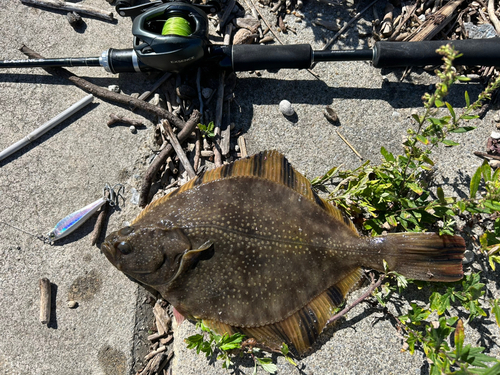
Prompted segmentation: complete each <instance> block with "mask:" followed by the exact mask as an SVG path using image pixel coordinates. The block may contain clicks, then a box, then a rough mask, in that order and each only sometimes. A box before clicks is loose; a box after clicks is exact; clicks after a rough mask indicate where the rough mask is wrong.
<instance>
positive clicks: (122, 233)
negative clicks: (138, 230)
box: [118, 226, 134, 236]
mask: <svg viewBox="0 0 500 375" xmlns="http://www.w3.org/2000/svg"><path fill="white" fill-rule="evenodd" d="M133 230H134V228H132V227H130V226H128V227H125V228H122V229H120V230H119V231H118V234H119V235H120V236H126V235H128V234H130V233H132V232H133Z"/></svg>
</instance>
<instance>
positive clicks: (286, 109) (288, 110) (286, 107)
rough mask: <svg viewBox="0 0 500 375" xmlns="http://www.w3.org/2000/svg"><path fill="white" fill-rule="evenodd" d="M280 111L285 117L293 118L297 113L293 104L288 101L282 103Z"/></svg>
mask: <svg viewBox="0 0 500 375" xmlns="http://www.w3.org/2000/svg"><path fill="white" fill-rule="evenodd" d="M280 111H281V113H283V114H284V115H285V116H293V115H294V113H295V111H294V110H293V108H292V103H290V102H289V101H288V100H282V101H281V102H280Z"/></svg>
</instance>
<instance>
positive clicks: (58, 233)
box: [47, 184, 124, 242]
mask: <svg viewBox="0 0 500 375" xmlns="http://www.w3.org/2000/svg"><path fill="white" fill-rule="evenodd" d="M117 186H118V190H117V191H115V188H116V187H117ZM123 188H124V187H123V185H122V184H116V185H114V186H113V187H111V186H109V185H108V184H106V186H104V189H103V195H102V198H99V199H98V200H96V201H95V202H93V203H90V204H89V205H87V206H85V207H83V208H82V209H80V210H78V211H75V212H73V213H71V214H69V215H68V216H66V217H65V218H64V219H62V220H61V221H59V222H58V223H57V224H56V226H55V227H54V229H52V230H51V231H50V232H49V233H48V234H47V237H48V240H49V241H50V242H54V241H57V240H59V239H61V238H63V237H66V236H67V235H68V234H70V233H72V232H73V231H74V230H75V229H77V228H79V227H80V226H81V225H82V224H83V223H84V222H86V221H87V220H88V219H89V218H90V217H91V216H92V215H93V214H94V213H96V212H97V210H99V208H101V207H102V206H103V205H105V204H106V203H109V205H110V206H111V207H113V206H115V205H116V204H118V197H119V195H120V191H121V190H122V189H123Z"/></svg>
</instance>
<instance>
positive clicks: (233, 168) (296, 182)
mask: <svg viewBox="0 0 500 375" xmlns="http://www.w3.org/2000/svg"><path fill="white" fill-rule="evenodd" d="M250 176H253V177H259V178H263V179H266V180H270V181H273V182H275V183H278V184H281V185H283V186H286V187H288V188H290V189H293V190H294V191H296V192H297V193H299V194H300V195H302V196H304V197H305V198H307V199H309V200H310V201H311V202H314V203H316V204H317V205H319V206H320V207H321V208H323V209H324V210H325V211H326V212H327V213H328V214H329V215H331V216H333V217H334V218H336V219H337V220H338V221H340V222H343V223H345V224H346V225H347V226H348V227H349V228H350V229H351V230H352V231H354V232H355V233H356V234H357V230H356V228H355V227H354V225H353V224H352V222H351V221H350V220H349V219H348V218H345V217H344V216H343V215H342V212H341V211H340V210H339V209H338V208H336V207H334V206H333V205H332V204H331V203H329V202H327V201H325V200H323V199H321V198H320V197H319V196H318V194H316V192H315V191H314V190H313V189H312V186H311V183H310V182H309V180H308V179H307V178H305V177H304V176H303V175H302V174H300V173H299V172H297V171H296V170H295V169H294V168H293V167H292V165H291V164H290V163H289V162H288V160H287V159H286V158H285V156H284V155H283V154H281V153H280V152H278V151H275V150H271V151H263V152H260V153H258V154H255V155H253V156H250V157H247V158H244V159H240V160H237V161H235V162H233V163H230V164H225V165H223V166H222V167H219V168H215V169H212V170H210V171H207V172H205V173H203V174H201V175H200V176H197V177H196V178H193V179H192V180H191V181H189V182H188V183H186V184H184V185H183V186H181V187H180V188H179V189H177V190H174V191H172V192H171V193H169V194H167V195H166V196H164V197H162V198H160V199H157V200H156V201H154V202H152V203H151V204H150V205H149V206H148V207H146V208H145V209H144V210H143V211H142V212H141V214H139V216H138V217H137V218H136V219H135V220H134V223H135V222H136V221H138V220H139V219H140V218H141V217H142V214H143V213H145V212H146V211H148V209H149V208H153V207H155V206H157V205H161V204H162V203H163V202H165V201H166V200H168V199H170V198H172V197H173V196H175V195H178V194H180V193H182V192H183V191H187V190H190V189H192V188H194V187H196V186H199V185H203V184H206V183H209V182H213V181H217V180H221V179H226V178H235V177H250Z"/></svg>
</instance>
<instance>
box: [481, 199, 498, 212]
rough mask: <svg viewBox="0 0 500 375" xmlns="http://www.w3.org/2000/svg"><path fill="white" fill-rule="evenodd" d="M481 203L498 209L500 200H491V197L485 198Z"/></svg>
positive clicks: (495, 209)
mask: <svg viewBox="0 0 500 375" xmlns="http://www.w3.org/2000/svg"><path fill="white" fill-rule="evenodd" d="M483 203H484V206H485V207H488V208H490V209H492V210H493V211H500V202H497V201H493V200H491V199H486V200H485V201H484V202H483Z"/></svg>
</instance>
